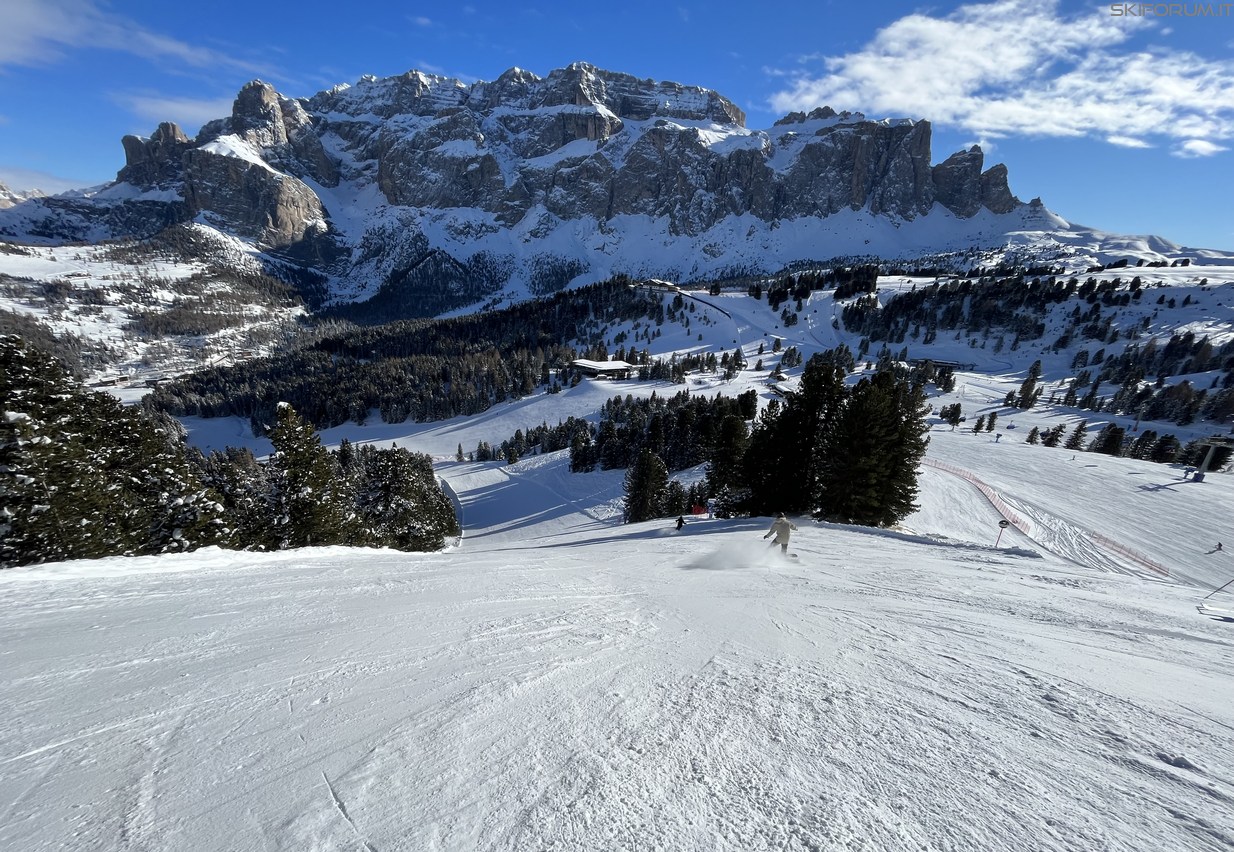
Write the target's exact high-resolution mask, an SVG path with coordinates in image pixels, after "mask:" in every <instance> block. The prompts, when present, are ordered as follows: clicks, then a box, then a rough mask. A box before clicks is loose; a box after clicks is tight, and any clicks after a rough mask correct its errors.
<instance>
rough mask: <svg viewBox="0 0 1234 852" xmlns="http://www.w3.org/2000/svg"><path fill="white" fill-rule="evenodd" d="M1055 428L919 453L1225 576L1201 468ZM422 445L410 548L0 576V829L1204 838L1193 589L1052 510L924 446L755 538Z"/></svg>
mask: <svg viewBox="0 0 1234 852" xmlns="http://www.w3.org/2000/svg"><path fill="white" fill-rule="evenodd" d="M516 422H519V419H518V412H517V411H516V410H515V409H513V408H512V409H511V411H510V418H509V420H508V421H507V422H505V423H502V424H490V425H493V426H500V427H503V428H505V427H513V426H514V424H515V423H516ZM456 435H457V433H455V435H450V434H449V433H448V432H447V431H446V430H442V431H441V432H440V433H439V434H438V435H437V437H436V438H432V437H431V436H429V435H427V434H421V435H416V436H412V437H411V438H409V440H410V441H412V442H413V443H416V442H419V443H421V444H431V443H432V442H433V441H434V440H436V441H446V440H451V439H452V438H453V437H455V436H456ZM1070 456H1071V454H1070V453H1067V452H1064V451H1061V450H1047V449H1043V448H1040V447H1021V446H1012V445H1010V444H1008V443H1006V442H1001V443H997V444H996V443H994V442H992V441H990V440H989V439H988V438H984V437H982V438H977V437H974V436H971V435H966V434H961V433H950V432H941V431H936V432H935V433H934V435H933V443H932V445H931V451H930V458H931V459H932V460H937V461H940V462H945V463H948V464H951V465H953V466H955V467H956V468H957V469H963V470H967V471H970V472H972V473H974V474H976V476H977V477H978V478H981V479H983V480H986V481H988V482H989V483H990V484H992V485H993V486H994V487H995V488H996V489H997V490H998V492H999V493H1000V494H1001V495H1003V496H1004V497H1005V498H1006V499H1007V500H1008V501H1009V502H1010V501H1016V502H1017V504H1019V505H1030V504H1031V505H1035V506H1038V507H1041V508H1043V509H1048V511H1049V514H1050V516H1051V517H1053V518H1055V519H1058V520H1059V521H1060V522H1061V521H1064V520H1065V521H1066V522H1067V523H1069V524H1071V525H1074V526H1077V527H1078V526H1087V525H1099V526H1100V527H1101V529H1103V530H1104V531H1105V532H1106V533H1108V534H1109V535H1111V536H1112V537H1115V538H1118V537H1123V536H1129V535H1130V534H1131V533H1132V532H1134V530H1135V529H1136V528H1137V527H1138V526H1140V525H1148V526H1150V528H1151V529H1153V530H1155V533H1156V534H1155V536H1153V537H1154V538H1155V543H1156V548H1157V549H1156V550H1155V551H1154V553H1155V554H1156V556H1157V557H1158V558H1160V559H1162V560H1163V561H1166V562H1168V564H1169V565H1170V566H1171V567H1173V566H1178V567H1180V568H1181V567H1186V568H1187V570H1189V571H1195V570H1198V567H1199V566H1206V569H1205V570H1208V571H1210V572H1211V573H1210V574H1209V579H1208V580H1205V583H1208V582H1212V579H1211V578H1213V577H1228V576H1231V575H1234V564H1232V563H1230V561H1229V556H1228V555H1227V554H1225V553H1208V552H1207V551H1209V550H1211V549H1212V545H1211V542H1212V541H1213V540H1214V539H1215V538H1216V537H1218V536H1221V535H1225V536H1226V540H1227V541H1229V540H1234V529H1227V528H1226V527H1225V526H1222V524H1227V525H1228V523H1227V522H1228V519H1225V520H1224V521H1221V520H1216V521H1214V522H1208V521H1205V520H1203V519H1205V518H1212V517H1214V516H1213V514H1212V513H1211V512H1210V511H1205V510H1206V508H1207V509H1211V507H1214V506H1220V505H1227V506H1228V505H1230V501H1231V498H1234V485H1232V483H1234V480H1232V479H1231V478H1230V477H1228V476H1213V477H1210V478H1209V479H1208V480H1206V481H1205V482H1204V483H1190V482H1186V483H1183V482H1180V481H1179V480H1178V478H1177V475H1176V474H1174V473H1172V472H1171V471H1170V469H1168V468H1164V467H1160V466H1153V465H1147V464H1143V463H1130V462H1119V461H1117V460H1110V459H1107V458H1104V457H1102V458H1091V457H1089V456H1084V457H1083V461H1080V462H1073V461H1071V460H1070ZM442 473H443V475H444V476H445V477H446V479H447V480H448V482H449V483H450V484H451V486H452V487H453V489H454V491H455V492H456V493H457V495H458V498H459V500H460V503H461V509H462V518H463V521H464V525H465V527H466V533H465V535H464V537H463V539H462V541H461V543H460V544H459V545H458V546H457V547H455V548H453V549H452V550H450V551H448V552H446V553H440V554H420V555H416V554H403V553H393V552H372V551H352V550H347V549H341V548H339V549H323V550H304V551H298V552H293V553H282V554H274V555H260V554H246V553H224V552H219V551H206V552H199V553H196V554H190V555H184V556H176V557H166V558H150V559H135V560H125V559H110V560H100V561H97V562H83V563H67V564H60V565H50V566H42V567H37V568H26V569H14V570H10V571H5V572H0V601H2V602H3V606H2V607H0V613H3V614H2V615H0V647H3V648H4V651H3V656H2V657H0V659H2V660H3V665H2V668H0V687H2V689H3V694H4V695H5V696H6V699H7V703H8V707H9V708H10V709H9V711H8V713H7V714H6V724H5V725H4V727H3V729H0V765H3V767H4V772H3V773H0V801H3V802H4V803H5V804H4V811H3V813H4V818H3V819H2V820H0V846H3V847H4V848H20V849H25V850H42V849H47V850H51V849H57V850H87V849H88V850H102V849H117V850H118V849H125V848H133V847H140V848H162V849H173V848H174V849H195V850H214V849H217V850H224V849H225V850H248V849H253V850H256V849H266V848H285V849H319V850H344V849H347V850H350V849H365V848H367V849H381V850H419V849H429V848H435V849H459V850H462V849H477V848H484V849H527V848H589V849H653V848H676V849H685V848H718V849H734V850H736V849H742V850H746V849H827V850H830V849H848V850H901V849H903V850H908V849H913V850H918V849H983V850H1001V849H1007V850H1012V849H1041V850H1074V849H1098V848H1100V849H1110V850H1143V849H1189V850H1190V849H1195V850H1200V849H1213V850H1216V849H1226V848H1229V846H1230V845H1231V843H1232V842H1234V816H1232V814H1234V810H1232V809H1231V808H1230V801H1231V798H1232V797H1234V773H1232V772H1231V768H1230V767H1231V764H1230V762H1229V761H1228V760H1227V759H1226V753H1227V752H1228V750H1229V746H1230V730H1231V728H1232V726H1234V710H1232V709H1231V704H1230V702H1229V700H1228V696H1229V689H1228V684H1229V679H1230V677H1231V675H1232V674H1234V656H1232V655H1231V648H1232V647H1234V634H1232V633H1231V630H1234V624H1231V623H1226V622H1222V621H1218V620H1214V619H1211V618H1205V617H1202V616H1200V615H1199V614H1198V613H1196V612H1195V610H1194V608H1193V606H1192V605H1193V603H1194V602H1195V601H1196V600H1197V599H1198V598H1199V597H1200V596H1201V595H1202V594H1204V593H1205V592H1206V591H1207V588H1206V587H1197V586H1194V585H1190V584H1188V583H1187V582H1185V581H1182V580H1181V578H1180V577H1173V576H1171V577H1155V576H1149V575H1148V573H1145V574H1139V573H1135V572H1130V571H1114V570H1109V566H1106V567H1102V566H1100V565H1094V564H1091V563H1090V561H1089V560H1088V558H1087V556H1086V554H1087V548H1086V546H1081V545H1080V542H1079V539H1074V538H1073V539H1070V540H1069V541H1070V544H1069V545H1068V546H1067V547H1058V546H1055V545H1050V546H1049V547H1047V546H1044V545H1043V543H1042V542H1041V541H1039V540H1037V539H1036V538H1033V537H1026V536H1024V535H1022V534H1021V533H1019V532H1018V531H1017V530H1015V529H1011V530H1009V531H1008V533H1007V534H1006V535H1004V537H1003V539H1002V541H1001V543H1000V546H999V547H998V548H995V547H994V546H993V545H994V539H995V535H996V533H997V527H996V526H995V521H996V520H997V519H998V515H997V514H996V513H995V512H994V510H993V509H992V508H991V507H990V503H989V502H988V500H987V499H986V497H984V496H983V495H982V494H981V493H980V492H979V491H978V490H977V489H976V488H974V487H973V485H972V484H971V483H970V482H969V481H968V480H964V479H961V478H959V477H957V476H956V475H954V474H952V473H944V472H942V471H939V470H937V469H933V468H931V469H928V470H927V471H926V473H925V476H924V478H923V499H922V504H923V508H922V510H921V511H920V512H919V513H918V514H916V515H914V516H913V517H911V518H910V519H909V520H908V521H907V523H906V525H905V529H904V530H902V531H897V532H887V531H877V530H871V529H862V528H847V527H841V526H834V525H827V524H816V523H813V522H810V521H808V520H806V519H797V523H798V525H799V527H800V528H801V529H800V531H799V532H798V533H797V534H796V535H795V537H794V542H793V550H794V551H796V552H797V553H798V555H799V558H798V559H795V560H790V561H780V559H779V557H778V556H776V555H773V553H772V552H771V551H769V550H768V549H767V548H766V546H765V545H766V543H765V542H764V541H762V540H761V535H762V533H763V532H764V531H765V526H766V522H765V520H759V519H754V520H745V521H719V520H714V521H713V520H706V519H699V520H696V521H694V522H692V523H690V524H689V525H687V526H686V528H685V529H684V530H683V531H682V532H681V533H680V534H678V533H676V532H675V531H673V530H672V528H671V525H670V524H669V523H667V522H657V523H648V524H640V525H630V526H623V525H621V524H620V523H619V517H618V515H619V512H618V498H619V496H620V476H619V474H618V473H616V472H612V473H593V474H588V475H572V474H569V473H568V472H566V459H565V458H564V457H563V456H562V455H560V454H557V455H550V456H541V457H533V458H530V459H527V460H525V461H523V462H520V463H519V464H517V465H514V466H510V467H505V466H499V465H477V464H467V463H463V464H457V463H453V462H450V463H445V464H444V465H443V466H442ZM1098 490H1100V493H1101V494H1102V505H1103V506H1104V507H1105V509H1106V514H1105V516H1104V517H1101V516H1100V515H1098V514H1096V513H1095V512H1094V511H1093V510H1092V509H1091V508H1090V507H1089V506H1088V504H1089V503H1090V501H1091V498H1092V495H1093V494H1094V493H1097V491H1098ZM1135 543H1143V542H1135ZM1069 547H1071V548H1072V549H1068V548H1069Z"/></svg>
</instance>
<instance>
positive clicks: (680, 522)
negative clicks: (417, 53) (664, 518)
mask: <svg viewBox="0 0 1234 852" xmlns="http://www.w3.org/2000/svg"><path fill="white" fill-rule="evenodd" d="M685 525H686V519H685V517H683V516H682V515H678V516H677V532H681V528H682V527H684V526H685Z"/></svg>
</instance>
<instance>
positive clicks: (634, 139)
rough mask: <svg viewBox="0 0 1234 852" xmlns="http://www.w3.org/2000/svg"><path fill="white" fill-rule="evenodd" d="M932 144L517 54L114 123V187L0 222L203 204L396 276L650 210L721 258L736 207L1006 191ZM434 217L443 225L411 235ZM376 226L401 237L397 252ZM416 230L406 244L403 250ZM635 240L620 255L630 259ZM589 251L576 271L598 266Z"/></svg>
mask: <svg viewBox="0 0 1234 852" xmlns="http://www.w3.org/2000/svg"><path fill="white" fill-rule="evenodd" d="M930 137H931V131H930V124H929V122H927V121H918V120H909V119H899V120H882V121H873V120H869V119H867V118H865V117H864V116H862V115H860V114H850V113H836V112H835V111H834V110H831V109H828V108H825V107H823V108H819V109H816V110H814V111H813V112H810V113H808V114H806V113H793V114H791V115H788V116H786V117H785V118H783V119H781V120H780V121H778V122H777V123H776V124H775V126H773V127H772V128H770V129H767V130H751V129H748V128H746V127H745V115H744V114H743V113H742V111H741V110H740V109H738V108H737V107H736V106H735V105H734V104H733V103H732V102H730V101H729V100H727V99H726V98H724V97H722V96H721V95H719V94H717V93H715V92H712V91H709V90H707V89H703V88H699V87H694V86H683V85H679V84H677V83H668V82H656V81H652V80H640V79H638V78H635V77H632V76H630V75H628V74H619V73H614V72H610V71H604V70H601V69H598V68H595V67H593V66H591V65H587V64H585V63H576V64H574V65H571V66H569V67H567V68H562V69H559V70H556V71H553V72H551V73H550V74H549V75H548V76H547V77H544V78H541V77H538V76H536V75H535V74H532V73H530V72H528V71H524V70H521V69H517V68H515V69H511V70H510V71H507V72H506V73H504V74H502V75H501V76H500V77H499V78H498V79H496V80H494V81H492V82H480V83H475V84H472V85H465V84H463V83H461V82H460V81H458V80H453V79H448V78H445V77H439V76H434V75H431V74H424V73H421V72H418V71H411V72H408V73H407V74H403V75H400V76H397V77H390V78H385V79H377V78H374V77H365V78H363V79H361V80H360V81H359V82H358V83H357V84H356V85H355V86H338V87H335V88H334V89H331V90H329V91H325V92H321V93H319V94H317V95H315V96H313V97H311V98H307V99H298V100H297V99H291V98H287V97H284V96H282V95H280V94H279V93H278V92H276V91H275V90H274V89H273V88H272V87H271V86H269V85H268V84H266V83H262V82H259V81H255V82H253V83H250V84H248V85H247V86H245V87H244V88H243V89H242V90H241V91H240V93H239V94H238V96H237V97H236V99H235V102H234V104H233V107H232V112H231V115H230V116H227V117H225V118H221V119H218V120H215V121H212V122H210V123H208V124H206V125H205V126H204V127H202V129H201V131H200V132H199V133H198V134H197V136H196V138H194V139H189V138H188V137H187V136H186V135H185V134H184V133H183V132H182V131H181V130H180V129H179V128H178V127H177V126H176V125H174V124H170V123H165V124H161V125H159V127H158V128H157V130H156V131H155V132H154V134H153V135H152V136H150V137H148V138H141V137H135V136H126V137H125V138H124V139H123V145H124V152H125V160H126V162H125V165H124V167H123V168H122V169H121V170H120V172H119V174H118V175H117V182H116V184H113V185H111V186H110V187H108V188H106V189H104V190H103V191H101V192H98V193H96V194H95V195H93V196H91V197H87V198H75V199H71V200H70V199H63V200H59V201H55V200H53V201H52V203H49V204H46V205H44V206H42V207H39V208H37V209H35V208H30V209H27V210H26V211H23V216H22V218H21V219H20V220H17V219H5V218H4V217H0V233H5V232H7V233H10V234H14V233H15V229H18V228H20V227H24V228H25V232H26V233H30V234H35V235H41V236H44V237H54V236H59V237H60V238H63V239H85V238H91V237H93V236H97V235H99V234H100V233H101V232H106V231H107V230H109V229H110V230H111V231H112V232H113V235H116V236H118V235H125V234H135V235H141V234H142V233H144V232H148V231H149V230H150V229H156V228H160V227H165V225H166V224H167V223H168V222H174V221H184V220H188V219H191V218H194V217H203V218H204V219H205V220H206V221H208V222H210V223H212V224H214V225H215V226H216V227H220V228H224V229H227V230H230V231H232V232H235V233H237V234H239V235H241V236H244V237H246V238H249V239H252V240H253V241H255V242H256V243H258V244H259V245H260V246H262V247H264V248H266V249H268V250H275V251H280V252H283V253H287V254H292V255H295V256H298V257H299V258H301V260H302V261H303V262H311V263H314V264H327V265H329V266H330V271H331V272H332V273H333V274H334V275H335V276H336V277H338V278H344V279H345V278H347V277H348V276H349V275H352V276H356V275H360V276H367V277H368V278H372V277H373V276H376V277H377V278H378V279H379V281H385V282H390V281H394V280H396V279H397V280H400V281H401V280H404V279H405V277H406V275H407V274H409V270H414V269H415V268H416V266H417V265H418V264H420V263H422V262H423V260H424V258H425V257H427V256H428V254H427V253H429V252H437V251H443V250H444V251H447V252H453V253H454V254H453V256H456V257H457V256H459V252H460V251H462V250H461V249H459V248H458V246H464V247H465V246H466V245H467V244H468V241H471V242H472V243H474V241H475V240H476V239H477V238H487V237H489V236H491V235H493V234H496V233H508V235H509V236H508V241H509V242H510V243H518V244H520V245H522V246H524V247H525V246H527V245H529V244H533V245H534V244H535V243H536V241H537V240H543V239H544V238H545V237H546V236H547V235H548V234H550V233H552V232H555V231H560V230H561V229H563V228H569V229H570V234H571V236H570V239H571V240H573V241H575V242H576V243H577V242H579V241H582V242H583V243H586V244H588V245H589V246H590V248H580V249H579V250H578V251H579V252H581V253H584V254H585V252H588V251H590V252H598V253H600V255H603V257H604V258H606V260H604V261H603V262H602V263H600V264H598V266H607V267H609V268H612V267H614V266H616V265H617V264H616V263H615V262H614V261H613V260H612V258H613V257H614V255H615V249H614V247H613V240H611V239H607V238H606V236H605V235H606V234H610V233H612V224H613V223H615V222H618V221H633V219H637V220H638V221H648V222H654V223H662V226H663V230H664V232H665V233H666V234H667V235H668V237H670V238H684V239H698V240H701V241H702V243H703V244H702V245H700V248H701V250H702V251H704V252H705V253H707V254H708V255H709V256H713V257H719V256H720V255H722V254H723V253H724V252H725V250H726V248H725V245H724V239H721V238H714V239H713V238H710V237H707V236H706V235H708V234H711V233H713V232H716V231H717V229H724V228H727V227H729V225H728V224H726V223H733V222H736V221H738V220H740V221H747V220H748V221H749V222H750V223H752V225H754V226H757V227H754V228H753V230H751V229H750V228H749V227H747V230H746V233H747V234H754V232H755V231H756V230H758V229H760V228H761V229H764V230H765V229H775V228H779V227H781V226H782V225H786V224H788V223H801V222H806V221H810V222H815V221H827V220H828V219H829V217H834V216H836V214H840V213H843V212H845V211H849V212H854V211H856V212H860V213H861V214H862V215H867V216H873V217H878V218H880V219H882V218H886V219H887V220H888V221H890V222H893V223H897V225H898V224H903V223H909V222H913V221H915V220H918V219H921V218H922V217H928V216H931V215H934V213H935V211H937V210H939V209H940V207H939V205H941V208H944V209H945V210H946V211H950V212H949V214H940V215H951V216H953V217H959V218H960V219H968V218H971V217H975V216H977V214H979V213H981V212H982V211H983V210H984V211H988V212H990V213H994V214H1002V213H1008V212H1010V211H1013V210H1016V209H1017V208H1020V207H1021V206H1022V205H1021V203H1020V202H1019V200H1018V199H1016V198H1015V197H1014V196H1013V195H1012V194H1011V192H1010V190H1009V188H1008V186H1007V173H1006V169H1005V168H1004V167H1002V166H1001V165H1000V166H994V167H993V168H990V169H987V170H985V171H983V170H982V169H983V155H982V153H981V150H980V149H979V148H976V147H974V148H972V149H970V150H968V151H962V152H959V153H957V154H954V155H952V156H951V157H949V158H948V159H946V160H945V161H943V162H942V163H940V164H938V165H933V166H932V165H931V156H932V152H931V147H930V145H931V138H930ZM357 205H367V206H365V207H364V208H363V209H357ZM332 206H333V207H335V208H336V210H334V211H332V210H331V207H332ZM343 208H346V215H338V214H340V213H342V212H343ZM92 211H93V212H92ZM10 212H11V211H10ZM332 214H334V215H332ZM442 217H446V218H444V219H443V218H442ZM430 220H431V221H434V222H437V223H438V224H439V225H440V228H439V229H438V232H439V234H440V235H444V236H439V237H438V238H430V237H424V239H419V237H420V236H422V235H423V228H424V227H425V225H426V222H428V221H430ZM18 221H19V224H13V223H14V222H18ZM31 223H33V224H31ZM796 226H797V225H796V224H795V225H794V227H796ZM117 229H119V230H117ZM392 233H405V234H406V237H407V238H406V239H403V240H398V241H397V242H398V244H397V245H391V240H390V239H389V235H390V234H392ZM412 238H416V239H412ZM725 239H726V238H725ZM750 239H754V237H752V236H751V237H750ZM443 240H444V241H447V242H448V241H453V245H454V246H455V247H454V248H450V247H445V246H444V243H443ZM421 244H423V252H422V253H420V254H417V253H416V251H419V249H416V250H415V251H413V249H412V248H409V246H421ZM641 249H642V246H640V245H633V244H632V245H628V246H626V247H625V248H624V249H623V250H624V251H625V252H626V253H627V259H628V256H629V255H637V253H638V252H639V251H640V250H641ZM485 250H486V251H498V249H494V248H488V247H486V249H485ZM545 251H547V249H546V250H545ZM814 251H816V253H817V254H819V255H825V254H826V249H825V248H816V249H814ZM518 253H519V254H526V253H527V250H526V249H525V248H523V249H518ZM531 254H533V255H535V254H537V252H536V251H535V250H534V249H533V250H532V251H531ZM585 257H586V259H584V260H580V261H578V262H579V263H581V265H582V266H583V267H584V268H589V267H595V266H597V264H596V263H593V262H592V260H591V257H592V256H591V255H585ZM460 260H463V261H467V260H468V258H463V257H461V258H460ZM572 262H573V261H572ZM510 263H511V261H510V260H509V258H505V259H503V258H502V257H493V258H488V259H486V260H484V262H483V264H482V265H484V267H485V268H486V269H493V270H502V269H507V268H508V267H509V266H510ZM649 264H650V261H649V262H648V263H647V264H644V266H647V265H649ZM634 265H637V262H636V263H635V264H634ZM500 274H501V273H499V272H494V273H492V275H493V276H494V277H495V278H499V277H500Z"/></svg>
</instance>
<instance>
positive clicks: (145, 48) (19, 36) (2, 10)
mask: <svg viewBox="0 0 1234 852" xmlns="http://www.w3.org/2000/svg"><path fill="white" fill-rule="evenodd" d="M82 49H87V50H88V49H95V50H113V51H120V52H123V53H129V54H133V55H135V56H140V57H144V58H146V59H149V60H151V61H159V62H171V63H174V64H177V65H180V66H187V67H190V68H195V69H219V68H228V69H234V70H239V71H243V72H244V73H247V74H252V75H253V76H272V75H271V74H270V70H269V69H268V68H267V67H265V66H262V65H260V64H258V63H254V62H249V61H247V60H244V59H240V58H236V57H232V56H229V55H227V54H225V53H222V52H220V51H217V50H213V49H211V48H206V47H199V46H197V45H193V44H189V43H188V42H185V41H181V40H179V39H176V38H172V37H170V36H166V35H163V34H162V33H158V32H155V31H153V30H150V29H147V28H145V27H143V26H142V25H140V24H138V23H137V22H135V21H132V20H129V19H127V18H124V17H123V16H121V15H116V14H114V13H112V12H110V11H106V10H104V9H102V8H100V7H99V5H98V4H97V3H96V2H95V0H4V2H3V3H2V4H0V67H3V66H6V65H46V64H50V63H54V62H57V61H59V60H60V59H62V58H63V57H64V55H65V53H66V52H67V51H69V50H82Z"/></svg>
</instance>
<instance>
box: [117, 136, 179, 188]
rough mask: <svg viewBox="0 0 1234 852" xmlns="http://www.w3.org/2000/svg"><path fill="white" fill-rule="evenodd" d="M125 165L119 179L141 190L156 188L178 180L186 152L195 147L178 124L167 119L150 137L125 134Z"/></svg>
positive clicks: (123, 141)
mask: <svg viewBox="0 0 1234 852" xmlns="http://www.w3.org/2000/svg"><path fill="white" fill-rule="evenodd" d="M120 142H121V144H122V145H124V163H125V164H124V168H122V169H121V170H120V172H119V174H117V175H116V180H118V181H122V182H128V183H131V184H133V185H134V186H137V187H141V188H142V189H155V188H157V187H162V186H166V185H169V184H173V183H176V182H178V181H179V180H180V179H181V178H182V177H183V175H184V163H183V157H184V152H185V151H187V150H189V148H190V147H192V143H191V142H189V138H188V137H187V136H185V135H184V131H182V130H181V129H180V128H179V126H177V125H176V124H173V123H172V122H170V121H165V122H163V123H162V124H160V125H159V126H158V129H156V130H155V131H154V134H153V135H152V136H150V138H148V139H147V138H144V137H141V136H125V137H124V138H123V139H121V140H120Z"/></svg>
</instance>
